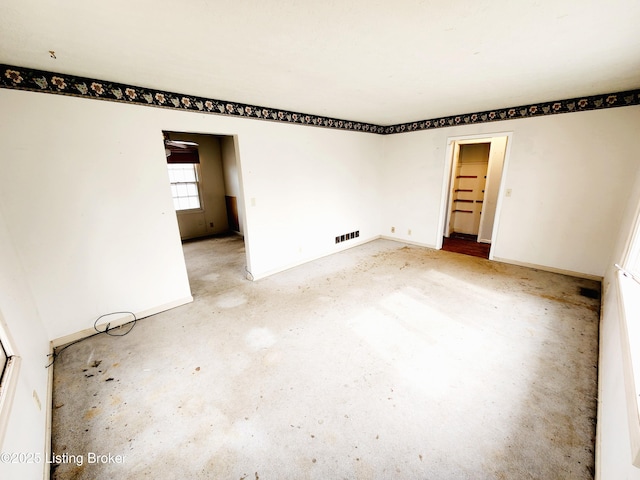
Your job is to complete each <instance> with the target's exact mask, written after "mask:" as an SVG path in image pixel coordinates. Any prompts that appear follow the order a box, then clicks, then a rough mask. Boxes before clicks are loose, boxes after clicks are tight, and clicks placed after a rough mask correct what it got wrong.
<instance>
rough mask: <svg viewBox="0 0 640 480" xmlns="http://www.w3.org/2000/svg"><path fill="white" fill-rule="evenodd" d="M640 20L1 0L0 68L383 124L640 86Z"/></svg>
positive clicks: (482, 5)
mask: <svg viewBox="0 0 640 480" xmlns="http://www.w3.org/2000/svg"><path fill="white" fill-rule="evenodd" d="M639 25H640V1H638V0H607V1H603V0H564V1H563V0H537V1H534V0H520V1H516V0H448V1H446V0H424V1H419V0H398V1H395V2H390V1H388V0H385V1H381V0H350V1H337V0H323V1H301V0H298V1H293V0H262V1H247V0H199V1H197V0H185V1H182V2H177V1H169V0H153V1H151V0H137V1H131V0H127V1H124V0H111V1H109V2H104V1H100V2H98V1H94V0H46V1H43V0H2V2H0V63H6V64H10V65H16V66H23V67H30V68H37V69H42V70H49V71H55V72H61V73H68V74H73V75H80V76H86V77H92V78H98V79H102V80H110V81H116V82H121V83H126V84H132V85H138V86H143V87H148V88H155V89H159V90H168V91H174V92H179V93H185V94H191V95H199V96H203V97H209V98H217V99H221V100H228V101H235V102H243V103H248V104H253V105H260V106H267V107H274V108H280V109H286V110H292V111H298V112H304V113H309V114H315V115H324V116H330V117H336V118H342V119H348V120H355V121H363V122H371V123H375V124H378V125H389V124H397V123H402V122H409V121H414V120H420V119H427V118H435V117H439V116H445V115H454V114H462V113H468V112H477V111H483V110H489V109H494V108H501V107H510V106H516V105H523V104H529V103H536V102H543V101H550V100H559V99H564V98H572V97H577V96H586V95H593V94H599V93H608V92H616V91H621V90H628V89H634V88H638V87H640V27H639ZM49 50H53V51H55V56H56V58H55V59H54V58H51V56H50V54H49Z"/></svg>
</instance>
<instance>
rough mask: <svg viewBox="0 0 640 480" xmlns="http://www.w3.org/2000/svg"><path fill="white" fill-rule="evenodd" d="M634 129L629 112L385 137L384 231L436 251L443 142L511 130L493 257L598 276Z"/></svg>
mask: <svg viewBox="0 0 640 480" xmlns="http://www.w3.org/2000/svg"><path fill="white" fill-rule="evenodd" d="M638 131H640V107H637V106H636V107H624V108H616V109H611V110H599V111H590V112H580V113H571V114H565V115H555V116H547V117H537V118H528V119H520V120H509V121H503V122H496V123H492V124H482V125H473V126H471V125H469V126H458V127H451V128H442V129H437V130H431V131H421V132H411V133H405V134H399V135H392V136H390V137H386V139H385V140H386V141H385V153H386V156H387V162H386V164H385V166H384V168H383V171H382V178H384V185H383V197H384V198H385V199H387V202H386V205H385V208H384V213H383V225H384V229H383V233H384V234H385V235H387V236H390V237H392V238H398V239H404V240H410V241H415V242H416V243H421V244H426V245H431V246H434V245H436V244H437V240H438V237H439V236H440V235H441V232H440V230H439V219H440V215H439V214H440V211H441V198H442V188H443V178H444V177H443V176H444V175H445V172H444V169H445V159H446V151H447V150H446V147H447V138H448V137H453V136H462V135H475V134H482V135H487V136H496V134H498V133H500V132H513V137H512V144H511V146H510V154H509V158H508V159H507V165H506V169H505V171H504V174H503V175H504V177H505V182H506V184H505V186H506V187H507V188H510V189H511V190H512V196H511V197H509V198H502V199H501V200H502V206H501V208H499V211H498V218H497V221H498V222H499V228H498V232H497V236H496V238H494V239H493V246H492V254H493V255H494V257H495V258H496V259H500V260H503V261H507V262H513V263H523V264H530V265H536V266H539V267H543V268H550V269H555V270H562V271H567V272H574V273H577V274H582V275H586V276H603V275H604V273H605V270H606V265H607V262H608V260H609V255H610V252H611V250H612V248H613V246H614V243H615V237H616V233H615V232H617V231H618V227H619V224H620V221H621V215H622V213H621V212H622V210H623V209H624V206H625V205H626V201H627V192H628V190H629V189H630V188H631V184H632V176H630V173H631V172H635V168H636V164H637V157H636V156H635V149H636V146H635V144H634V140H635V137H636V136H637V132H638ZM391 225H395V226H396V234H390V233H389V227H390V226H391ZM398 227H399V228H398ZM409 228H410V229H411V230H412V236H410V237H409V236H408V235H407V229H409Z"/></svg>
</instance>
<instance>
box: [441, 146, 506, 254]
mask: <svg viewBox="0 0 640 480" xmlns="http://www.w3.org/2000/svg"><path fill="white" fill-rule="evenodd" d="M508 140H509V136H508V135H500V136H491V137H482V138H476V137H474V138H461V139H456V140H451V141H450V145H451V148H450V153H449V155H450V157H449V159H448V165H449V169H448V170H447V178H446V184H447V188H446V191H447V202H446V205H447V210H446V219H445V221H444V225H443V229H442V249H443V250H448V251H454V252H458V253H464V254H467V255H473V256H477V257H483V258H490V255H491V253H490V252H491V245H492V239H493V234H494V230H495V226H496V222H495V217H496V211H497V205H498V199H499V192H500V185H501V182H502V172H503V169H504V162H505V157H506V151H507V144H508Z"/></svg>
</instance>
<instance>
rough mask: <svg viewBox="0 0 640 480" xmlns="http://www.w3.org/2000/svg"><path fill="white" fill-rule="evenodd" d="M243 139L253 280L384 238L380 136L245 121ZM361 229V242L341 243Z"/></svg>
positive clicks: (244, 175)
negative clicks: (381, 233)
mask: <svg viewBox="0 0 640 480" xmlns="http://www.w3.org/2000/svg"><path fill="white" fill-rule="evenodd" d="M246 127H247V128H248V127H251V129H252V130H251V134H249V132H248V131H247V132H246V133H243V132H245V130H244V129H242V130H240V134H239V136H238V142H239V153H240V159H239V160H240V167H241V178H242V179H243V185H244V195H245V198H244V201H245V204H246V205H247V207H246V214H247V219H246V224H247V228H248V231H247V232H246V235H245V243H246V244H247V245H248V247H249V250H250V252H251V272H252V273H253V275H254V277H255V278H259V277H262V276H264V275H267V274H269V273H273V272H276V271H279V270H281V269H282V268H285V267H289V266H294V265H298V264H300V263H302V262H305V261H308V260H310V259H313V258H316V257H318V256H320V255H326V254H329V253H333V252H336V251H338V250H343V249H345V248H349V247H351V246H353V245H355V244H357V243H358V242H364V241H367V240H370V239H372V238H375V237H377V236H378V235H379V212H380V209H381V205H382V203H383V201H382V199H381V196H380V192H379V170H380V164H381V160H382V140H383V138H382V137H380V136H377V135H372V134H366V133H354V132H345V131H337V130H330V129H322V128H312V127H304V126H297V125H286V124H277V123H265V122H246ZM355 230H360V238H359V239H358V240H349V241H347V242H343V243H340V244H339V245H336V244H335V241H334V240H335V237H336V236H337V235H340V234H344V233H348V232H353V231H355Z"/></svg>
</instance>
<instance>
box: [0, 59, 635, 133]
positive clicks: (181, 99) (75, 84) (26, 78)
mask: <svg viewBox="0 0 640 480" xmlns="http://www.w3.org/2000/svg"><path fill="white" fill-rule="evenodd" d="M0 75H1V76H0V88H9V89H14V90H26V91H33V92H44V93H53V94H57V95H69V96H74V97H83V98H94V99H98V100H107V101H112V102H122V103H132V104H137V105H146V106H152V107H161V108H172V109H178V110H189V111H194V112H200V113H211V114H215V115H227V116H233V117H245V118H253V119H257V120H267V121H274V122H285V123H296V124H300V125H310V126H314V127H324V128H336V129H339V130H351V131H359V132H368V133H377V134H381V135H390V134H395V133H405V132H414V131H419V130H431V129H434V128H445V127H454V126H457V125H472V124H478V123H488V122H497V121H501V120H513V119H518V118H531V117H540V116H544V115H556V114H560V113H572V112H582V111H587V110H600V109H603V108H615V107H626V106H630V105H640V89H636V90H627V91H624V92H615V93H604V94H601V95H591V96H585V97H576V98H571V99H568V100H554V101H550V102H543V103H535V104H531V105H521V106H518V107H509V108H500V109H495V110H487V111H484V112H477V113H467V114H462V115H451V116H447V117H440V118H432V119H429V120H420V121H416V122H407V123H400V124H397V125H389V126H382V125H374V124H371V123H363V122H354V121H351V120H342V119H339V118H331V117H323V116H318V115H310V114H306V113H301V112H292V111H289V110H280V109H276V108H270V107H261V106H257V105H248V104H246V103H237V102H229V101H225V100H217V99H214V98H205V97H197V96H193V95H186V94H181V93H174V92H167V91H164V90H154V89H150V88H144V87H137V86H134V85H125V84H122V83H116V82H109V81H105V80H98V79H94V78H87V77H79V76H75V75H67V74H64V73H56V72H47V71H44V70H34V69H31V68H24V67H16V66H12V65H5V64H0Z"/></svg>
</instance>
